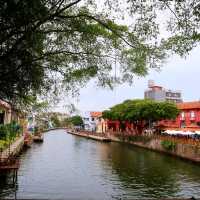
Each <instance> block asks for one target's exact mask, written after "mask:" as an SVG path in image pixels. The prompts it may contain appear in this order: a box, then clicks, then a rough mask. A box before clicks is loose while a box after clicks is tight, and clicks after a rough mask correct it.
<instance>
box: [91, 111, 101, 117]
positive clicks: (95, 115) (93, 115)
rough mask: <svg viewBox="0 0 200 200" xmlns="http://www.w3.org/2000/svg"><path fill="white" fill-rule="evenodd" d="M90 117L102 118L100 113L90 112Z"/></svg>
mask: <svg viewBox="0 0 200 200" xmlns="http://www.w3.org/2000/svg"><path fill="white" fill-rule="evenodd" d="M90 116H91V117H101V116H102V112H90Z"/></svg>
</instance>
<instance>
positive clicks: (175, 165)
mask: <svg viewBox="0 0 200 200" xmlns="http://www.w3.org/2000/svg"><path fill="white" fill-rule="evenodd" d="M20 159H21V166H20V169H19V172H18V183H17V186H16V188H13V187H11V185H9V180H8V179H6V178H5V179H3V178H1V180H0V199H1V198H14V197H17V198H18V199H70V200H71V199H72V200H79V199H83V200H86V199H90V200H93V199H94V200H101V199H105V200H107V199H142V198H143V199H144V198H145V199H146V198H148V199H150V198H159V197H163V198H169V197H192V196H194V197H200V166H197V165H195V164H192V163H188V162H185V161H182V160H179V159H177V158H173V157H170V156H167V155H162V154H159V153H156V152H151V151H148V150H145V149H141V148H137V147H133V146H130V145H127V144H120V143H101V142H97V141H93V140H89V139H85V138H81V137H78V136H73V135H70V134H67V133H66V132H65V131H64V130H56V131H50V132H48V133H46V134H45V137H44V143H41V144H39V143H38V144H33V146H32V147H31V148H30V149H28V150H26V151H25V152H23V153H22V155H21V158H20Z"/></svg>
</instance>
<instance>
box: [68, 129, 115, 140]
mask: <svg viewBox="0 0 200 200" xmlns="http://www.w3.org/2000/svg"><path fill="white" fill-rule="evenodd" d="M67 132H68V133H70V134H73V135H77V136H80V137H85V138H88V139H93V140H97V141H101V142H111V139H110V138H107V137H103V136H98V135H95V134H88V133H87V132H73V131H67Z"/></svg>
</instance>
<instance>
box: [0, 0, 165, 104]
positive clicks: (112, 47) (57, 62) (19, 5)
mask: <svg viewBox="0 0 200 200" xmlns="http://www.w3.org/2000/svg"><path fill="white" fill-rule="evenodd" d="M95 6H97V7H99V4H98V2H96V1H95V0H90V1H87V0H82V1H81V0H74V1H71V0H65V1H64V0H55V1H51V0H46V1H44V0H34V1H29V0H4V1H3V2H1V4H0V27H1V29H0V48H1V51H0V98H2V99H5V100H9V101H13V102H14V103H16V102H18V101H20V102H21V101H23V102H27V98H28V97H29V96H35V95H38V94H39V95H41V94H48V92H49V90H52V91H55V92H56V88H58V86H60V87H62V89H64V88H65V89H66V90H67V91H69V90H72V91H73V92H76V91H77V88H79V87H81V86H83V85H84V84H85V83H86V82H88V80H90V79H91V78H97V80H98V83H99V85H102V86H109V87H112V86H113V82H116V81H119V82H120V80H121V81H131V80H132V79H133V77H134V75H139V76H144V75H146V74H147V72H148V68H149V67H150V68H152V67H155V68H156V67H157V66H158V65H159V63H160V62H161V61H162V59H163V58H164V57H165V54H164V53H163V52H162V51H161V49H159V47H156V46H155V45H154V46H153V45H149V43H148V42H146V41H145V40H142V39H140V38H139V37H138V36H137V34H136V33H137V32H138V31H137V30H136V33H135V32H134V30H133V29H131V27H130V28H129V27H127V26H125V25H120V24H117V23H116V19H117V17H114V16H113V18H112V17H111V16H110V15H109V12H110V10H108V9H105V10H104V11H100V10H98V9H95ZM115 59H116V60H117V62H119V63H120V66H121V72H122V73H121V75H120V77H117V78H114V77H113V75H112V63H113V62H114V60H115ZM59 80H60V81H59ZM63 84H64V85H63Z"/></svg>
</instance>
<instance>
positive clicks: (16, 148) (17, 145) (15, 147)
mask: <svg viewBox="0 0 200 200" xmlns="http://www.w3.org/2000/svg"><path fill="white" fill-rule="evenodd" d="M23 146H24V136H21V137H20V138H18V139H17V140H16V141H15V142H13V143H12V144H11V145H10V148H7V149H5V150H4V151H3V152H2V154H1V158H3V159H8V157H9V156H10V155H12V156H16V155H18V154H19V153H20V152H21V150H22V149H23Z"/></svg>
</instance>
